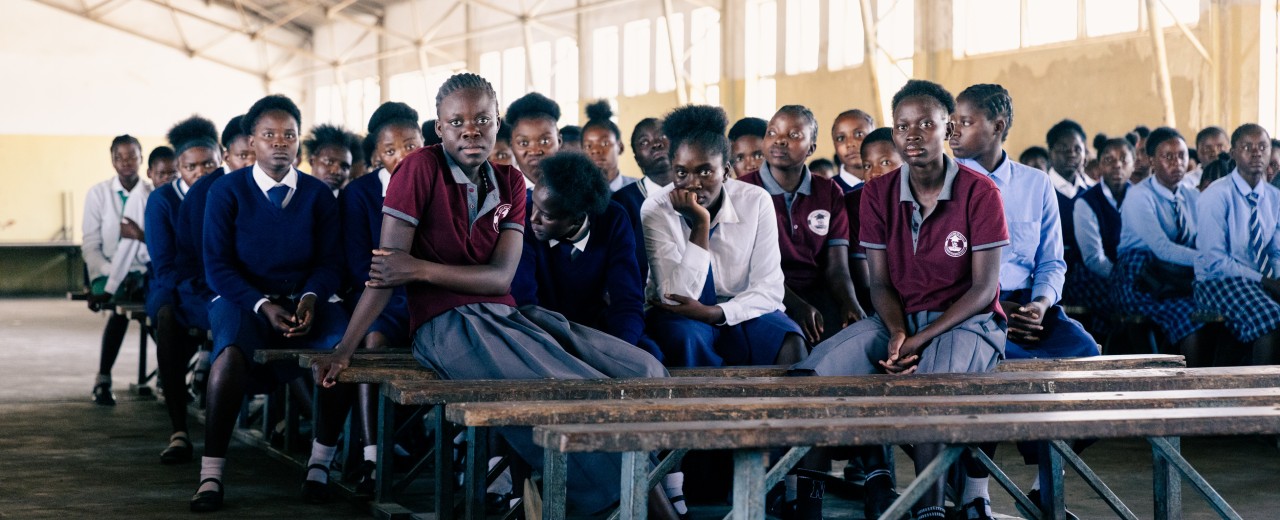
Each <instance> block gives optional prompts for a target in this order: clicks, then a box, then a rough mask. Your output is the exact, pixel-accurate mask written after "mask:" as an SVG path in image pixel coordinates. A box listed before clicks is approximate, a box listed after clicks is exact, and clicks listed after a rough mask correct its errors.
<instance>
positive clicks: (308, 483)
mask: <svg viewBox="0 0 1280 520" xmlns="http://www.w3.org/2000/svg"><path fill="white" fill-rule="evenodd" d="M313 469H318V470H320V471H324V472H326V473H327V472H328V471H329V467H328V466H325V465H323V464H312V465H310V466H307V473H310V472H311V470H313ZM302 501H303V502H306V503H308V504H323V503H325V502H328V501H329V483H328V482H320V481H317V480H310V479H306V480H303V481H302Z"/></svg>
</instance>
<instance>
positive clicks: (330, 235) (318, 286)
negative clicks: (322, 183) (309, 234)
mask: <svg viewBox="0 0 1280 520" xmlns="http://www.w3.org/2000/svg"><path fill="white" fill-rule="evenodd" d="M325 195H329V192H328V190H324V191H323V192H321V193H320V194H319V195H318V196H316V197H315V200H316V203H315V206H314V207H313V208H312V210H311V211H313V213H312V218H313V219H314V220H315V225H314V226H312V229H313V230H314V231H313V232H314V233H315V234H316V236H315V237H313V239H314V240H315V244H316V259H315V263H314V264H312V265H313V267H312V269H311V276H310V277H308V278H307V283H306V284H304V285H303V290H302V292H303V293H304V294H305V293H315V294H316V296H318V297H319V298H318V300H319V301H322V302H323V301H328V300H329V298H330V297H332V296H333V295H334V294H335V293H337V291H338V287H339V285H340V284H341V281H342V228H341V226H342V223H341V222H339V220H340V219H339V216H338V207H337V205H338V200H337V199H335V198H333V197H331V196H325Z"/></svg>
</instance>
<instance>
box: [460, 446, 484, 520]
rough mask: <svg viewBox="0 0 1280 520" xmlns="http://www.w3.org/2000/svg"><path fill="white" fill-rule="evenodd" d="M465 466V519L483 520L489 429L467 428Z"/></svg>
mask: <svg viewBox="0 0 1280 520" xmlns="http://www.w3.org/2000/svg"><path fill="white" fill-rule="evenodd" d="M466 438H467V464H466V466H465V468H464V471H465V472H466V476H464V477H463V479H462V482H463V484H462V485H463V486H465V487H466V502H467V503H466V505H465V506H464V508H465V511H466V513H465V515H466V516H465V518H466V519H467V520H484V494H485V491H487V490H488V485H489V479H488V478H487V477H488V475H489V429H488V428H476V427H467V437H466Z"/></svg>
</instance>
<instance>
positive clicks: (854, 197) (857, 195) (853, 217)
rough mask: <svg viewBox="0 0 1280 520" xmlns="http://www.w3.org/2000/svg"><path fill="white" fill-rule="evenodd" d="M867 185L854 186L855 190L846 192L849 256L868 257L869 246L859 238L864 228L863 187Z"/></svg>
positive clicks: (845, 207)
mask: <svg viewBox="0 0 1280 520" xmlns="http://www.w3.org/2000/svg"><path fill="white" fill-rule="evenodd" d="M865 187H866V183H863V184H859V185H858V186H857V187H855V188H853V191H850V192H849V193H846V194H844V212H845V214H846V215H848V216H849V256H852V257H853V258H866V257H867V248H865V247H862V241H861V240H858V232H859V231H861V230H862V220H861V218H860V217H861V213H859V212H860V211H862V189H863V188H865Z"/></svg>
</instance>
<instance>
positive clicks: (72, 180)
mask: <svg viewBox="0 0 1280 520" xmlns="http://www.w3.org/2000/svg"><path fill="white" fill-rule="evenodd" d="M114 137H115V136H111V135H108V136H47V135H0V180H2V181H3V182H2V183H0V186H3V188H2V189H0V243H14V242H46V241H49V240H51V239H53V238H54V237H55V236H57V235H58V234H59V230H61V229H62V227H63V223H64V219H63V217H62V215H63V207H62V204H63V202H62V201H63V193H71V199H70V200H71V205H72V209H71V211H70V212H69V214H70V215H71V216H72V218H71V219H69V220H70V222H68V223H67V224H68V226H69V227H70V229H71V231H72V233H71V240H72V241H74V242H77V243H78V242H80V233H81V229H80V219H81V218H83V216H84V212H83V209H84V196H85V193H87V192H88V191H89V188H90V187H91V186H93V185H94V184H96V183H99V182H102V181H103V180H106V179H110V178H112V177H113V176H115V170H113V169H112V168H111V153H110V151H109V149H110V148H111V140H112V138H114ZM139 140H140V141H142V149H143V150H142V151H143V154H142V157H143V162H144V164H143V166H142V167H141V168H140V169H139V172H138V174H139V175H142V176H144V177H145V175H146V165H145V162H146V157H147V154H148V153H150V152H151V148H152V147H154V146H158V145H160V144H163V141H162V139H160V138H158V137H139Z"/></svg>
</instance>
